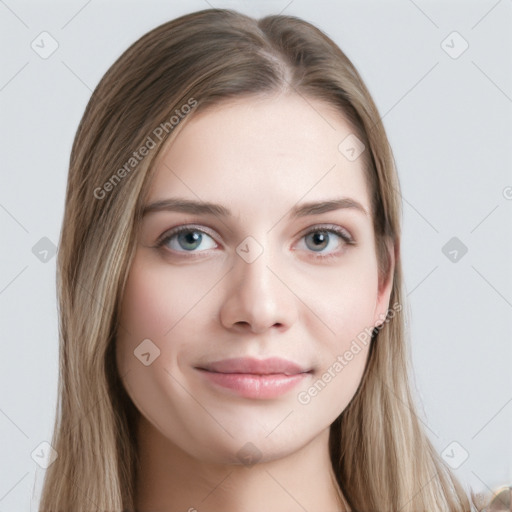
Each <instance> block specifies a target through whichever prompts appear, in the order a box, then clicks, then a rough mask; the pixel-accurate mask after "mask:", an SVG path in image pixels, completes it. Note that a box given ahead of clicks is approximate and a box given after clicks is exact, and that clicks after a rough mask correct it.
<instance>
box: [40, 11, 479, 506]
mask: <svg viewBox="0 0 512 512" xmlns="http://www.w3.org/2000/svg"><path fill="white" fill-rule="evenodd" d="M278 91H287V92H291V93H295V94H299V95H301V96H303V97H304V98H306V99H307V98H316V99H321V100H323V101H325V102H327V103H328V104H329V105H331V106H333V107H334V108H336V109H338V111H339V112H340V113H341V114H342V115H343V116H344V117H345V118H346V119H347V121H348V122H349V123H350V125H351V127H352V128H353V131H354V133H355V134H356V136H357V137H358V138H359V139H360V140H361V141H362V142H363V144H364V145H365V148H366V150H365V151H364V152H363V155H362V158H363V159H364V160H363V161H364V168H365V173H366V174H365V175H366V179H367V182H368V185H369V190H370V194H371V208H372V216H373V224H374V232H375V237H376V242H377V252H378V261H379V270H380V275H381V277H384V276H385V275H386V272H387V271H388V269H389V268H390V267H389V263H390V261H389V253H388V251H387V250H386V241H387V240H388V241H389V240H391V241H392V243H393V246H394V250H395V258H396V262H395V268H394V276H393V278H394V281H393V289H392V293H391V298H390V304H400V305H402V304H404V297H403V292H402V267H401V262H400V250H399V248H400V236H401V234H400V229H401V227H400V226H401V215H402V213H401V201H400V185H399V181H398V176H397V173H396V169H395V165H394V160H393V156H392V152H391V149H390V146H389V143H388V139H387V137H386V133H385V131H384V127H383V125H382V123H381V120H380V116H379V112H378V110H377V108H376V106H375V104H374V102H373V100H372V98H371V96H370V94H369V92H368V90H367V88H366V86H365V84H364V83H363V81H362V79H361V77H360V75H359V73H358V72H357V70H356V68H355V67H354V65H353V64H352V63H351V62H350V60H349V59H348V58H347V57H346V56H345V54H344V53H343V52H342V51H341V50H340V49H339V47H338V46H337V45H336V44H335V43H334V42H333V41H332V40H331V39H330V38H329V37H327V36H326V35H325V34H324V33H323V32H322V31H320V30H319V29H318V28H316V27H314V26H313V25H311V24H309V23H307V22H305V21H303V20H301V19H299V18H296V17H293V16H283V15H276V16H266V17H264V18H262V19H259V20H256V19H253V18H251V17H249V16H246V15H243V14H240V13H238V12H235V11H232V10H225V9H207V10H203V11H199V12H195V13H191V14H188V15H185V16H182V17H180V18H177V19H175V20H172V21H169V22H167V23H164V24H163V25H160V26H159V27H157V28H155V29H154V30H152V31H150V32H149V33H147V34H145V35H144V36H143V37H141V38H140V39H139V40H137V41H136V42H135V43H134V44H132V45H131V46H130V47H129V48H128V49H127V50H126V51H125V52H124V53H123V54H122V55H121V56H120V57H119V59H118V60H117V61H116V62H115V63H114V64H113V65H112V67H111V68H110V69H109V70H108V71H107V73H106V74H105V76H104V77H103V78H102V80H101V81H100V83H99V84H98V86H97V87H96V89H95V91H94V93H93V94H92V96H91V99H90V101H89V103H88V105H87V107H86V110H85V112H84V115H83V118H82V120H81V122H80V125H79V127H78V130H77V134H76V137H75V140H74V144H73V148H72V152H71V159H70V167H69V176H68V183H67V191H66V202H65V214H64V220H63V225H62V231H61V238H60V244H59V250H58V260H57V265H58V268H57V290H58V304H59V331H60V354H59V357H60V375H59V388H58V410H57V415H56V420H55V426H54V433H53V439H52V443H51V444H52V446H53V448H54V449H55V450H56V451H57V454H58V457H57V459H56V460H55V462H53V464H51V465H50V466H49V468H48V469H47V471H46V475H45V480H44V486H43V493H42V497H41V504H40V510H41V511H51V512H55V511H61V510H62V511H71V510H72V511H73V512H84V511H86V510H91V509H95V510H96V509H100V510H109V511H110V510H116V511H121V510H123V511H124V510H134V503H135V496H134V489H135V481H136V476H137V468H138V452H137V442H136V436H135V430H134V427H135V424H136V419H137V417H138V414H139V412H138V411H137V409H136V408H135V406H134V404H133V403H132V402H131V400H130V398H129V397H128V395H127V394H126V392H125V390H124V388H123V385H122V384H121V379H120V375H119V373H118V369H117V366H116V360H115V351H114V346H115V339H116V332H117V330H118V329H122V328H123V327H122V326H121V325H118V305H119V303H120V299H121V298H122V296H123V290H124V286H125V282H126V278H127V274H128V271H129V268H130V263H131V260H132V257H133V255H134V251H135V246H136V237H137V227H138V225H139V222H140V219H141V210H142V206H143V204H144V200H145V197H146V194H147V192H148V184H149V182H150V179H151V177H152V174H153V172H154V170H155V165H154V160H155V158H156V157H157V156H158V155H159V154H161V152H162V148H164V147H165V144H167V143H168V142H169V141H171V140H172V139H173V137H174V136H176V134H177V133H178V132H179V128H178V129H176V128H177V127H181V126H184V124H185V123H187V122H188V121H189V120H190V119H192V118H193V116H194V115H195V113H197V112H199V111H202V110H204V109H205V108H207V107H208V106H209V105H215V104H218V103H220V102H222V101H224V100H227V99H230V98H234V97H240V96H250V95H255V94H266V93H269V94H273V93H275V92H278ZM142 148H145V150H143V149H142ZM405 315H406V308H402V312H401V313H400V314H398V315H395V317H394V318H392V319H389V321H386V322H385V324H383V325H382V327H381V328H379V329H376V330H375V331H374V333H373V338H372V341H371V347H370V353H369V356H368V357H369V358H368V363H367V366H366V369H365V373H364V375H363V378H362V381H361V383H360V386H359V388H358V391H357V393H356V395H355V396H354V398H353V400H352V401H351V403H350V404H349V406H348V407H347V408H346V409H345V410H344V411H343V413H342V414H341V415H340V416H339V417H338V419H337V420H336V421H335V422H334V423H333V425H332V426H331V435H330V450H331V460H332V465H333V469H334V473H335V475H336V479H337V482H338V484H339V487H340V489H341V491H342V493H343V496H344V497H345V498H346V500H347V502H348V504H349V505H350V507H351V509H353V510H358V511H370V510H372V511H373V510H378V511H380V512H382V511H394V512H396V511H398V510H400V511H401V512H412V511H417V510H428V511H430V512H434V511H441V510H442V511H451V512H462V511H469V510H471V509H472V508H471V507H472V505H471V502H470V499H469V498H468V496H467V495H466V493H465V491H464V490H463V488H462V486H461V485H460V484H459V483H458V482H457V479H456V478H455V477H454V476H453V474H452V473H451V472H450V470H449V468H448V467H447V466H446V464H445V463H444V462H443V460H442V459H441V457H440V456H439V455H438V454H437V452H436V450H435V449H434V448H433V446H432V444H431V443H430V441H429V440H428V438H427V436H426V434H425V432H424V430H423V427H422V425H421V424H420V421H419V420H418V418H417V416H416V413H415V406H414V403H413V399H412V397H411V391H410V384H409V377H408V375H409V366H410V356H409V353H408V345H407V342H406V333H405V327H404V320H405ZM472 496H473V494H472Z"/></svg>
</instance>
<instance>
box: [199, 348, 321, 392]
mask: <svg viewBox="0 0 512 512" xmlns="http://www.w3.org/2000/svg"><path fill="white" fill-rule="evenodd" d="M196 369H197V370H199V371H201V373H202V374H203V375H204V376H205V378H207V379H208V380H209V381H210V382H212V383H214V384H217V385H218V386H221V387H223V388H227V389H230V390H232V391H234V392H235V393H236V394H238V395H241V396H243V397H246V398H259V399H265V398H275V397H277V396H279V395H282V394H283V393H286V392H287V391H289V390H290V389H292V388H293V387H295V386H296V385H297V384H298V383H299V382H301V381H302V380H303V379H304V378H306V377H307V376H308V375H310V374H311V372H310V371H308V370H307V369H305V368H301V367H300V366H299V365H298V364H296V363H293V362H292V361H288V360H286V359H281V358H278V357H271V358H269V359H263V360H259V359H252V358H235V359H224V360H222V361H215V362H213V363H209V364H206V365H203V366H202V367H197V368H196Z"/></svg>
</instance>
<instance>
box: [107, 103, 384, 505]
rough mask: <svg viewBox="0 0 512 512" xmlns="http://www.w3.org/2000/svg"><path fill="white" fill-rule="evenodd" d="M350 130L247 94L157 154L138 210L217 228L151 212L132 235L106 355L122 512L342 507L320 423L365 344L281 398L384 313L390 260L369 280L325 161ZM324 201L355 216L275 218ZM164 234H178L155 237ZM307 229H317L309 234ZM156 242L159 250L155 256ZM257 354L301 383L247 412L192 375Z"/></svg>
mask: <svg viewBox="0 0 512 512" xmlns="http://www.w3.org/2000/svg"><path fill="white" fill-rule="evenodd" d="M351 133H353V130H352V129H351V128H350V126H349V124H348V123H347V122H346V121H345V119H344V118H343V117H342V116H341V114H340V113H339V112H338V111H336V110H335V109H334V108H333V107H331V106H329V105H327V104H325V103H323V102H321V101H319V100H316V99H312V98H308V99H307V101H306V99H305V98H303V97H301V96H298V95H295V94H278V95H273V96H257V97H255V96H253V97H246V98H237V99H235V100H230V101H229V102H225V103H222V104H219V105H216V106H215V107H214V108H211V109H208V110H206V111H204V112H200V113H198V114H197V116H195V117H193V118H191V119H190V120H189V122H188V123H187V124H185V125H184V126H183V127H182V128H181V129H180V131H179V133H178V136H177V137H176V138H175V139H174V141H173V142H172V144H171V145H170V146H169V147H168V149H167V150H166V152H165V153H163V154H161V155H160V158H159V160H158V161H157V164H156V165H157V168H156V174H155V176H154V179H153V181H152V183H151V188H150V192H149V196H148V199H147V201H146V204H150V203H154V202H156V201H159V200H164V199H170V198H181V199H187V200H190V201H205V202H211V203H216V204H220V205H222V206H223V207H224V208H227V209H229V210H230V212H231V216H224V217H221V216H215V215H209V214H206V213H185V212H178V211H153V212H151V213H148V214H146V215H145V217H144V219H143V221H142V223H141V225H140V233H139V238H138V245H137V250H136V254H135V257H134V260H133V263H132V266H131V268H130V273H129V276H128V281H127V283H126V288H125V293H124V296H123V300H122V304H121V308H120V324H121V325H122V326H123V327H125V328H126V329H120V330H119V335H118V338H117V344H116V350H117V361H118V367H119V372H120V375H123V383H124V385H125V388H126V390H127V392H128V394H129V395H130V397H131V399H132V400H133V402H134V404H135V405H136V407H137V409H138V410H139V411H140V412H141V421H140V423H139V424H138V440H139V443H140V446H139V453H140V457H141V468H140V474H139V478H138V480H137V489H136V506H137V510H138V511H141V512H149V511H152V512H153V511H165V512H178V511H179V512H183V511H188V510H193V509H196V510H197V511H198V512H202V511H208V512H221V511H222V512H235V511H236V512H242V511H243V512H256V511H258V512H260V511H262V510H265V511H268V512H273V511H287V512H295V511H303V510H309V511H316V510H322V511H326V512H327V511H335V510H344V507H343V506H342V505H341V504H340V499H339V491H338V488H337V486H336V485H335V483H334V480H333V470H332V467H331V462H330V458H329V451H328V440H329V427H330V425H331V424H332V422H333V421H334V420H335V419H336V418H337V417H338V416H339V414H340V413H341V412H342V411H343V410H344V409H345V408H346V406H347V405H348V404H349V402H350V400H351V399H352V397H353V396H354V394H355V392H356V390H357V387H358V385H359V383H360V381H361V377H362V374H363V371H364V367H365V363H366V360H367V355H368V348H369V345H366V346H364V345H361V344H360V345H361V350H360V351H359V352H358V353H357V354H356V355H354V357H353V358H352V359H351V360H350V361H349V362H348V363H347V364H346V365H345V366H344V367H343V369H342V371H338V372H334V374H335V376H334V377H332V376H331V379H329V380H330V381H329V382H328V383H326V384H325V385H324V386H323V387H322V389H321V391H319V392H317V393H316V394H315V395H314V396H312V394H314V393H313V392H312V393H310V394H308V396H310V398H311V399H310V401H309V402H308V403H302V402H301V401H300V400H299V399H298V396H299V394H300V393H301V392H302V393H303V395H302V396H304V392H306V393H308V390H309V389H310V388H311V387H312V386H313V384H314V383H317V382H318V381H319V380H322V376H323V375H324V374H325V372H327V371H328V369H329V368H331V374H332V373H333V370H332V367H333V364H334V363H335V361H336V360H337V357H338V356H339V355H343V354H344V353H345V352H346V351H347V350H349V349H350V347H351V343H352V342H353V340H354V339H356V337H357V335H358V334H360V333H361V332H363V331H364V329H365V328H372V327H373V326H375V325H376V324H378V323H379V321H382V318H383V317H384V316H385V314H386V312H387V311H388V308H389V297H390V293H391V286H392V279H391V277H390V276H392V269H393V266H394V260H393V252H392V251H390V256H391V261H392V266H391V269H390V272H389V275H388V278H387V279H384V280H382V282H380V283H379V276H378V271H377V256H376V251H375V238H374V233H373V224H372V217H371V210H370V198H369V191H368V188H367V184H366V180H365V175H364V171H363V163H362V158H358V159H356V160H355V161H349V160H348V159H347V158H346V157H345V156H344V155H343V154H342V153H341V152H340V151H339V150H338V145H339V144H340V142H341V141H342V140H343V139H345V137H346V136H347V135H349V134H351ZM342 197H343V198H350V199H352V200H353V201H354V202H357V203H358V204H359V205H360V207H361V209H358V208H356V207H353V206H352V207H345V208H339V209H334V210H330V211H324V212H323V213H320V212H318V211H317V212H316V213H314V214H309V215H303V216H298V217H292V216H291V215H290V212H291V211H292V209H293V208H294V207H298V206H301V205H304V204H305V203H310V202H314V203H317V202H318V203H321V202H326V201H329V200H334V199H339V198H342ZM345 206H346V205H345ZM310 213H311V212H310ZM177 226H187V227H190V228H191V232H192V233H190V232H189V236H188V237H187V233H185V234H182V235H174V236H172V233H170V231H171V229H172V228H175V227H177ZM314 227H320V228H322V229H323V230H324V231H323V232H322V233H321V234H320V238H319V237H318V234H317V235H315V234H312V233H311V228H314ZM333 227H334V228H336V227H337V228H339V229H342V230H344V231H343V235H347V234H348V235H349V237H350V238H351V239H352V240H353V242H354V243H348V242H346V241H345V240H344V239H343V238H342V236H341V235H339V234H337V233H335V232H333V231H330V229H331V228H333ZM194 233H196V237H195V238H193V235H194ZM161 235H166V236H167V235H171V238H168V239H167V241H166V242H165V243H164V245H163V246H161V247H160V248H156V244H157V241H158V239H159V237H161ZM200 236H202V238H200ZM247 237H252V239H253V240H250V245H245V244H246V242H247V240H246V238H247ZM198 238H199V240H198ZM254 241H255V242H254ZM242 242H243V243H242ZM256 242H257V243H256ZM258 244H259V246H258ZM258 247H260V249H258ZM237 248H238V249H239V251H238V252H237ZM240 248H244V249H245V251H246V252H240ZM258 251H260V252H261V253H259V252H258ZM257 254H259V255H258V256H257V257H256V259H254V260H253V261H248V260H250V256H255V255H257ZM242 255H243V256H245V257H242ZM327 256H331V257H327ZM128 333H129V334H128ZM145 339H149V340H151V343H152V345H148V347H150V348H149V349H148V350H149V351H150V353H151V354H153V355H154V354H156V352H155V350H156V349H155V348H154V347H158V350H159V351H160V353H159V356H158V357H156V359H154V360H153V361H152V362H151V363H150V364H148V365H147V366H146V365H145V364H143V363H142V362H141V361H140V360H139V358H137V357H135V356H134V351H136V349H137V347H138V346H139V345H140V343H141V342H142V340H145ZM352 346H353V345H352ZM151 347H153V348H151ZM271 356H278V357H282V358H285V359H288V360H292V361H294V362H296V363H299V364H300V365H301V366H303V367H305V368H307V369H308V370H310V371H311V372H310V373H309V374H307V375H306V376H305V377H304V378H303V379H302V380H301V381H300V382H299V383H298V384H297V385H296V386H295V387H294V388H293V389H291V390H289V391H287V392H285V393H284V394H282V395H280V396H277V397H275V398H271V399H258V398H247V397H244V396H240V395H237V394H236V393H235V392H233V391H232V390H226V389H223V388H220V387H219V386H215V385H213V384H212V383H211V382H210V381H208V380H207V379H205V378H204V376H203V375H202V374H201V372H199V371H198V370H197V369H196V367H197V366H200V365H202V364H206V363H208V362H212V361H217V360H219V359H226V358H233V357H253V358H257V359H265V358H267V357H271ZM151 357H153V356H151ZM325 380H327V378H326V379H325ZM324 383H325V381H324ZM247 443H252V444H250V445H248V444H247ZM247 454H249V455H250V456H251V457H252V459H249V460H253V461H254V462H255V463H252V464H247V460H248V459H247V458H245V459H244V458H243V455H247Z"/></svg>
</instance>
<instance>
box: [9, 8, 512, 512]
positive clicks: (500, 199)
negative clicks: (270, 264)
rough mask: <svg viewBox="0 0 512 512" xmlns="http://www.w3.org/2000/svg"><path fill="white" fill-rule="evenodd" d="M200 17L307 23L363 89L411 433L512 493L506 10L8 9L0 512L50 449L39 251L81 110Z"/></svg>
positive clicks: (53, 340) (33, 493)
mask: <svg viewBox="0 0 512 512" xmlns="http://www.w3.org/2000/svg"><path fill="white" fill-rule="evenodd" d="M209 6H211V7H230V8H235V9H238V10H240V11H242V12H245V13H247V14H250V15H254V16H257V17H259V16H263V15H265V14H269V13H274V14H276V13H279V12H282V13H284V14H292V15H296V16H299V17H302V18H304V19H306V20H307V21H310V22H312V23H314V24H316V25H317V26H318V27H320V28H321V29H322V30H324V31H325V32H326V33H327V34H328V35H329V36H330V37H332V38H333V39H334V40H335V41H336V42H337V44H339V46H340V47H341V48H342V49H343V51H344V52H345V53H346V54H347V55H348V57H349V58H350V59H351V60H353V62H354V63H355V65H356V67H357V68H358V70H359V71H360V73H361V74H362V76H363V79H364V80H365V81H366V83H367V85H368V87H369V89H370V92H371V93H372V95H373V97H374V99H375V101H376V104H377V106H378V108H379V110H380V112H381V114H382V116H383V119H384V125H385V128H386V130H387V133H388V136H389V138H390V141H391V145H392V147H393V150H394V154H395V158H396V162H397V165H398V172H399V177H400V181H401V186H402V192H403V204H404V218H403V221H404V225H403V241H402V256H403V265H404V272H405V285H406V290H407V293H408V300H409V307H410V310H411V312H412V316H411V322H410V324H409V327H410V334H411V343H412V355H413V362H414V369H415V383H416V386H417V395H418V400H421V404H420V407H419V411H420V415H421V419H422V421H423V423H424V424H425V425H426V428H427V429H428V430H427V431H428V433H429V436H430V438H431V440H432V441H433V443H434V445H435V447H436V449H437V450H438V451H439V452H440V453H443V454H444V457H445V458H446V460H447V461H448V462H449V463H451V465H452V466H454V467H457V469H455V473H456V474H457V476H458V477H459V478H460V479H461V480H462V482H463V483H464V485H465V486H466V488H467V487H468V486H472V487H473V489H474V490H476V491H486V492H487V491H489V490H490V489H497V488H498V487H500V486H503V485H505V484H510V483H512V441H511V432H512V382H511V381H512V377H511V362H512V358H511V352H512V350H511V339H512V337H511V323H512V322H511V320H512V271H511V261H512V258H511V256H512V242H511V235H512V172H511V168H512V167H511V164H512V157H511V152H512V151H511V148H512V144H511V143H512V140H511V139H512V129H511V126H512V124H511V121H512V72H511V71H512V59H511V56H512V30H511V28H512V1H511V0H500V1H496V0H489V1H487V0H485V1H483V0H482V1H478V2H475V1H472V2H469V1H459V2H454V1H452V2H441V1H438V2H433V1H423V0H415V1H414V2H413V1H412V0H400V1H399V0H396V1H382V2H377V1H374V2H367V1H359V2H357V1H350V2H349V1H338V2H334V1H331V2H328V1H318V0H316V1H315V2H313V1H310V2H307V1H305V0H292V1H291V2H290V1H289V0H283V1H278V0H275V1H266V2H264V1H256V2H252V3H251V2H249V1H246V2H242V1H236V2H235V1H231V2H227V1H213V0H209V1H208V2H207V1H205V0H197V1H190V2H183V1H181V2H169V1H167V2H163V1H161V2H160V1H150V2H142V1H138V2H133V1H122V2H121V1H117V2H113V1H109V2H106V1H100V0H92V1H88V2H87V1H83V0H73V1H66V2H64V1H62V2H39V3H38V2H36V1H32V2H26V1H18V0H0V27H1V28H0V44H1V48H2V61H1V67H0V108H1V132H0V141H1V149H2V151H1V156H2V161H1V182H0V220H1V236H2V248H3V249H2V251H1V253H0V254H1V271H0V308H1V318H2V344H1V348H2V350H1V357H0V379H1V381H0V439H1V440H2V441H1V445H0V446H1V452H0V460H1V468H0V512H9V511H16V512H19V511H22V510H32V511H35V510H36V506H37V502H38V498H39V495H38V492H39V488H40V487H39V486H40V483H41V480H42V477H43V475H44V470H43V469H42V468H40V467H39V466H38V465H37V464H36V462H35V461H34V460H33V459H32V453H33V452H34V450H36V452H35V453H41V450H43V451H44V450H45V448H44V445H43V447H40V446H39V445H40V443H42V442H43V441H49V440H50V439H51V429H52V427H53V418H54V414H55V406H56V392H57V375H58V323H57V322H58V320H57V304H56V299H55V261H56V259H55V257H54V256H53V254H52V252H51V251H50V252H49V253H47V254H46V255H45V253H44V252H43V251H44V250H45V248H48V246H49V242H48V241H47V240H43V241H41V239H42V238H44V237H47V238H48V239H49V241H51V243H53V245H57V244H58V239H59V233H60V226H61V222H62V216H63V208H64V194H65V187H66V179H67V171H68V169H67V165H68V161H69V154H70V150H71V144H72V141H73V138H74V135H75V131H76V129H77V126H78V123H79V120H80V118H81V116H82V114H83V111H84V108H85V105H86V103H87V101H88V99H89V97H90V95H91V92H92V90H93V89H94V87H95V86H96V84H97V83H98V81H99V80H100V78H101V77H102V75H103V74H104V73H105V72H106V71H107V69H108V68H109V67H110V66H111V64H112V63H113V62H114V60H115V59H116V58H117V57H118V56H119V55H120V54H121V53H122V52H123V51H124V50H125V49H126V48H127V47H128V46H129V45H130V44H131V43H132V42H134V41H135V40H136V39H138V38H139V37H140V36H142V35H143V34H144V33H146V32H147V31H149V30H151V29H152V28H154V27H156V26H157V25H160V24H161V23H164V22H166V21H168V20H170V19H172V18H175V17H177V16H179V15H181V14H184V13H187V12H192V11H195V10H199V9H205V8H208V7H209ZM43 31H46V32H48V33H49V34H50V35H51V38H53V39H54V40H55V41H57V43H58V48H57V50H56V51H55V52H54V53H53V54H52V55H50V56H49V57H48V58H46V59H43V58H41V57H40V55H39V54H38V53H36V51H34V50H33V49H32V47H31V44H32V42H33V41H34V43H33V45H34V46H35V45H39V48H40V50H39V51H40V52H41V51H43V46H44V48H45V49H46V51H47V50H48V49H50V48H51V46H50V44H51V40H50V39H49V38H48V36H40V34H41V32H43ZM454 31H456V32H457V33H458V34H459V35H457V34H453V32H454ZM42 38H46V39H44V40H43V42H41V39H42ZM443 41H444V42H443ZM465 42H467V44H468V45H469V46H468V48H467V50H466V51H464V52H463V53H461V54H460V55H459V53H460V52H461V51H462V50H463V49H464V47H465V44H466V43H465ZM36 47H37V46H36ZM452 237H457V239H458V240H459V241H456V242H455V244H456V245H455V246H453V247H452V246H448V247H447V248H446V249H445V251H444V252H445V253H447V255H445V254H444V253H443V247H444V246H445V244H446V243H447V242H448V241H449V240H450V239H451V238H452ZM461 243H463V244H464V245H465V246H466V247H467V253H466V254H464V255H462V252H461V250H460V248H461V245H460V244H461ZM457 244H458V245H457ZM34 247H35V249H33V248H34ZM453 250H455V251H457V252H456V253H454V252H453ZM450 251H452V252H451V254H450ZM455 256H457V260H456V261H452V259H453V258H454V257H455ZM41 258H42V259H43V261H42V260H41ZM45 258H46V259H47V261H46V262H45V261H44V259H45ZM454 442H455V443H456V444H452V443H454ZM466 454H467V456H468V457H467V459H466V460H464V459H465V457H466ZM34 458H35V459H36V460H37V457H34Z"/></svg>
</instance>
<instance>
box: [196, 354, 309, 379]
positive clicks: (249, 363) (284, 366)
mask: <svg viewBox="0 0 512 512" xmlns="http://www.w3.org/2000/svg"><path fill="white" fill-rule="evenodd" d="M197 368H199V369H200V370H207V371H210V372H216V373H254V374H257V375H270V374H273V373H274V374H275V373H284V374H285V375H295V374H298V373H306V372H308V371H309V370H307V369H306V368H303V367H301V366H300V365H298V364H297V363H294V362H292V361H288V360H287V359H282V358H280V357H270V358H268V359H254V358H250V357H238V358H233V359H222V360H219V361H214V362H212V363H208V364H205V365H203V366H199V367H197Z"/></svg>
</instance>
